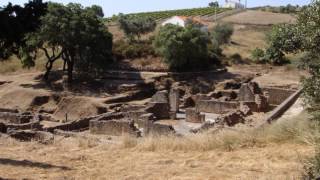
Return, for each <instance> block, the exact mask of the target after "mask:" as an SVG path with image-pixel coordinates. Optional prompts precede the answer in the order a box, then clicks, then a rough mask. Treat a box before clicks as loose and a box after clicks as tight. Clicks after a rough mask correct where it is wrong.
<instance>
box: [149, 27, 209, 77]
mask: <svg viewBox="0 0 320 180" xmlns="http://www.w3.org/2000/svg"><path fill="white" fill-rule="evenodd" d="M210 43H211V42H210V39H209V36H208V34H207V33H204V32H202V31H201V30H200V29H199V28H196V27H193V26H191V25H190V26H187V27H186V28H183V27H180V26H177V25H172V24H168V25H166V26H164V27H162V28H161V29H160V31H159V33H158V34H157V36H156V38H155V41H154V47H155V49H156V51H157V52H158V53H159V54H160V55H161V56H162V57H164V59H165V62H166V63H167V64H168V65H169V67H170V69H172V70H177V71H187V70H199V69H207V68H209V66H210V64H211V65H212V64H213V63H210V59H211V58H210V49H209V47H208V44H210Z"/></svg>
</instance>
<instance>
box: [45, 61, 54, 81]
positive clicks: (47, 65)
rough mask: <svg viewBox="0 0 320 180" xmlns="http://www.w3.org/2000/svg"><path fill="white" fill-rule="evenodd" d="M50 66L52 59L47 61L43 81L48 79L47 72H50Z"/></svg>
mask: <svg viewBox="0 0 320 180" xmlns="http://www.w3.org/2000/svg"><path fill="white" fill-rule="evenodd" d="M52 66H53V63H52V61H48V62H47V64H46V73H45V74H44V76H43V79H44V80H45V81H48V80H49V74H50V72H51V69H52Z"/></svg>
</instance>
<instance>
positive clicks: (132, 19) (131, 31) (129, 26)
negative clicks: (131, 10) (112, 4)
mask: <svg viewBox="0 0 320 180" xmlns="http://www.w3.org/2000/svg"><path fill="white" fill-rule="evenodd" d="M118 19H119V20H118V21H119V24H120V28H121V29H122V30H123V32H124V33H125V34H126V36H127V37H128V38H129V39H130V40H131V41H132V40H134V39H135V38H138V40H140V37H141V35H143V34H146V33H149V32H152V31H154V30H155V28H156V25H157V23H156V22H155V21H154V20H153V19H152V18H150V17H144V16H131V15H123V14H119V17H118Z"/></svg>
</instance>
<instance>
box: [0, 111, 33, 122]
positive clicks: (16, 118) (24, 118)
mask: <svg viewBox="0 0 320 180" xmlns="http://www.w3.org/2000/svg"><path fill="white" fill-rule="evenodd" d="M32 119H34V116H33V115H22V114H19V113H12V112H1V113H0V120H2V121H5V122H8V123H13V124H25V123H29V122H31V120H32Z"/></svg>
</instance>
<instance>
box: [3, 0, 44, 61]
mask: <svg viewBox="0 0 320 180" xmlns="http://www.w3.org/2000/svg"><path fill="white" fill-rule="evenodd" d="M46 12H47V3H43V2H42V0H32V1H29V2H28V3H26V4H24V6H23V7H22V6H19V5H12V4H11V3H9V4H8V5H7V6H4V7H2V8H1V7H0V59H1V58H3V59H6V58H8V57H9V56H10V55H11V54H16V55H18V56H19V55H20V54H19V52H22V51H21V50H20V49H21V48H26V47H25V46H26V42H25V39H24V36H25V35H26V34H27V33H31V32H34V31H36V30H37V29H38V28H39V26H40V17H41V16H43V15H45V14H46ZM21 56H24V57H25V56H26V54H21Z"/></svg>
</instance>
